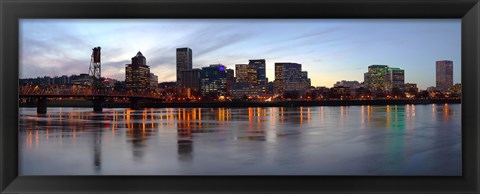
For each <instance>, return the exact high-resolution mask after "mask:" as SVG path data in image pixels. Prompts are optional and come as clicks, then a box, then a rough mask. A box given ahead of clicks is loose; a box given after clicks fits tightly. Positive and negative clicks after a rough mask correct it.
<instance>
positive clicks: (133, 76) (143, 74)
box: [125, 51, 150, 92]
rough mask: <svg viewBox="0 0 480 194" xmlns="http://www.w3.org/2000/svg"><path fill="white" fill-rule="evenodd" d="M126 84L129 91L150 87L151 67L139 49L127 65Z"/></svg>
mask: <svg viewBox="0 0 480 194" xmlns="http://www.w3.org/2000/svg"><path fill="white" fill-rule="evenodd" d="M125 84H126V88H127V90H128V91H133V92H141V91H145V90H148V89H149V88H150V67H149V66H147V59H146V58H145V57H144V56H143V54H142V53H141V52H140V51H138V53H137V55H135V57H132V63H131V64H126V65H125Z"/></svg>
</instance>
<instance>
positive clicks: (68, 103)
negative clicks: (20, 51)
mask: <svg viewBox="0 0 480 194" xmlns="http://www.w3.org/2000/svg"><path fill="white" fill-rule="evenodd" d="M445 103H448V104H460V103H461V100H460V99H415V100H322V101H273V102H256V101H224V102H162V103H149V102H143V103H140V107H143V108H219V107H298V106H360V105H373V106H377V105H378V106H382V105H406V104H445ZM130 106H131V104H130V103H128V102H107V103H105V104H104V107H105V108H130ZM20 107H36V105H35V104H20ZM47 107H93V103H92V102H91V101H87V100H65V101H49V102H47Z"/></svg>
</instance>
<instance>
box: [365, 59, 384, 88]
mask: <svg viewBox="0 0 480 194" xmlns="http://www.w3.org/2000/svg"><path fill="white" fill-rule="evenodd" d="M387 71H388V65H370V66H368V72H367V73H365V74H364V76H365V80H364V84H365V87H366V88H368V89H370V90H372V91H375V90H386V89H387Z"/></svg>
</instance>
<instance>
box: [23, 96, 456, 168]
mask: <svg viewBox="0 0 480 194" xmlns="http://www.w3.org/2000/svg"><path fill="white" fill-rule="evenodd" d="M460 113H461V105H460V104H445V105H443V104H442V105H415V106H414V105H406V106H403V105H402V106H395V105H390V106H344V107H289V108H287V107H285V108H281V107H272V108H212V109H211V108H161V109H145V110H136V111H134V110H129V109H104V112H102V113H94V112H92V109H91V108H48V113H47V114H46V115H37V113H36V109H35V108H21V109H20V121H19V122H20V123H19V161H20V168H19V169H20V172H19V173H20V174H22V175H461V114H460Z"/></svg>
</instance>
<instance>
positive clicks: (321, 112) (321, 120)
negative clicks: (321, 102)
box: [318, 106, 324, 124]
mask: <svg viewBox="0 0 480 194" xmlns="http://www.w3.org/2000/svg"><path fill="white" fill-rule="evenodd" d="M318 115H320V123H321V124H323V121H324V114H323V106H321V107H320V110H319V114H318Z"/></svg>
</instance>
